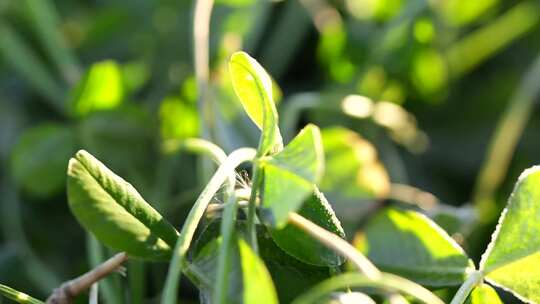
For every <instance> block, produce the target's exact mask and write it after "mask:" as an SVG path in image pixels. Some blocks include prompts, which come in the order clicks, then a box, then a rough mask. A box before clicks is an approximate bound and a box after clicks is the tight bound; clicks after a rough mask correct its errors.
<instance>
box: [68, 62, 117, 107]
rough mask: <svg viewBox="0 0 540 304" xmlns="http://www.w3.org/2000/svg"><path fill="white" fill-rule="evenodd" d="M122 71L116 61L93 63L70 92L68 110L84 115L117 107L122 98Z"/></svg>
mask: <svg viewBox="0 0 540 304" xmlns="http://www.w3.org/2000/svg"><path fill="white" fill-rule="evenodd" d="M124 93H125V92H124V83H123V80H122V71H121V69H120V67H119V66H118V64H116V62H114V61H111V60H107V61H101V62H98V63H95V64H93V65H92V66H91V67H90V69H89V70H88V71H87V72H86V74H85V75H84V77H83V78H82V80H81V81H80V82H79V84H78V85H77V86H76V87H75V88H74V90H73V91H72V93H71V99H70V101H69V109H70V112H71V113H72V114H73V115H75V116H85V115H87V114H88V113H91V112H94V111H100V110H110V109H114V108H117V107H118V106H119V105H120V104H121V103H122V102H123V99H124Z"/></svg>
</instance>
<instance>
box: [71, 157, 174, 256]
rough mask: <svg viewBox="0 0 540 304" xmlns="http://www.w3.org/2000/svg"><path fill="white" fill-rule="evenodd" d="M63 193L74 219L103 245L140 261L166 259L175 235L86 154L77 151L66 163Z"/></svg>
mask: <svg viewBox="0 0 540 304" xmlns="http://www.w3.org/2000/svg"><path fill="white" fill-rule="evenodd" d="M67 191H68V201H69V206H70V208H71V210H72V212H73V214H74V215H75V217H76V218H77V220H78V221H79V222H80V223H81V224H82V225H83V226H84V227H85V228H86V229H87V230H88V231H90V232H92V233H93V234H94V235H95V236H96V238H97V239H98V240H99V241H101V242H103V243H104V244H105V245H107V246H109V247H111V248H113V249H116V250H121V251H126V252H127V253H128V254H129V255H130V256H134V257H139V258H144V259H153V260H159V259H168V258H169V257H170V254H171V248H172V247H174V245H175V243H176V240H177V238H178V232H177V231H176V230H175V229H174V227H173V226H172V225H171V224H169V223H168V222H167V221H166V220H165V219H164V218H163V217H162V216H161V215H160V214H159V213H158V212H157V211H156V210H155V209H154V208H152V207H151V206H150V205H149V204H148V203H147V202H146V201H145V200H144V199H143V198H142V197H141V195H140V194H139V193H138V192H137V190H135V188H133V186H132V185H131V184H129V183H128V182H126V181H125V180H123V179H122V178H121V177H119V176H117V175H116V174H114V173H113V172H112V171H111V170H109V169H108V168H107V167H105V165H103V164H102V163H101V162H100V161H98V160H97V159H96V158H94V157H93V156H92V155H90V154H89V153H88V152H86V151H83V150H81V151H79V152H77V154H75V157H74V158H72V159H71V160H70V161H69V166H68V183H67Z"/></svg>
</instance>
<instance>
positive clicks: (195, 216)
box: [161, 148, 257, 304]
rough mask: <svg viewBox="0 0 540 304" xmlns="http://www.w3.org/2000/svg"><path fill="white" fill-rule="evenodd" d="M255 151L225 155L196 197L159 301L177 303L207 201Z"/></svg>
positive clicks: (177, 243)
mask: <svg viewBox="0 0 540 304" xmlns="http://www.w3.org/2000/svg"><path fill="white" fill-rule="evenodd" d="M256 153H257V152H256V151H255V150H254V149H251V148H241V149H238V150H235V151H234V152H232V153H231V154H230V155H229V156H228V157H227V159H226V160H225V162H223V164H222V165H221V166H220V167H219V168H218V170H217V171H216V173H215V174H214V176H212V178H211V179H210V181H209V182H208V184H207V185H206V187H205V188H204V190H203V191H202V192H201V194H200V195H199V198H197V201H196V202H195V204H194V205H193V207H192V208H191V211H190V212H189V214H188V216H187V218H186V221H185V222H184V226H182V230H181V231H180V236H179V237H178V241H177V242H176V246H175V248H174V251H173V257H172V261H171V263H170V264H169V272H168V274H167V279H166V282H165V289H164V291H163V297H162V299H161V303H163V304H176V303H177V293H178V281H179V280H180V273H181V272H182V268H183V267H184V263H185V256H186V253H187V251H188V249H189V246H190V244H191V240H192V239H193V235H194V234H195V230H196V229H197V226H198V224H199V221H200V220H201V218H202V216H203V214H204V212H205V210H206V208H207V206H208V203H209V202H210V201H211V200H212V198H213V197H214V195H215V194H216V192H217V191H218V190H219V188H220V187H221V185H222V184H223V183H224V182H225V181H226V180H227V178H229V176H230V173H231V172H232V171H234V170H235V168H236V167H238V166H239V165H240V164H242V163H244V162H246V161H251V160H253V158H255V155H256Z"/></svg>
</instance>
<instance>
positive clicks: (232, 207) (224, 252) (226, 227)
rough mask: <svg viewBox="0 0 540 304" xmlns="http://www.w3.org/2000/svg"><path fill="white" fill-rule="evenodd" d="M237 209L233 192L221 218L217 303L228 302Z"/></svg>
mask: <svg viewBox="0 0 540 304" xmlns="http://www.w3.org/2000/svg"><path fill="white" fill-rule="evenodd" d="M237 209H238V205H237V204H236V197H235V196H234V194H233V195H231V196H229V200H228V202H227V204H226V207H225V211H224V212H223V217H222V219H221V236H222V242H221V246H220V248H219V257H218V270H217V279H216V288H215V293H214V299H213V302H215V303H220V304H225V303H227V291H228V286H229V280H228V279H227V274H229V273H230V271H231V262H230V256H231V251H232V248H233V235H234V223H235V219H236V211H237Z"/></svg>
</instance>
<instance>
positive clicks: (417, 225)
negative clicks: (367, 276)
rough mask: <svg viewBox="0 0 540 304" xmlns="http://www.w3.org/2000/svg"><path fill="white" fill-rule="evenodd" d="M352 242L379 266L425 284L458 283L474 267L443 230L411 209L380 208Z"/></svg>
mask: <svg viewBox="0 0 540 304" xmlns="http://www.w3.org/2000/svg"><path fill="white" fill-rule="evenodd" d="M354 244H355V246H356V247H357V248H358V249H359V250H360V251H362V252H363V253H364V254H366V255H367V256H368V258H369V259H370V260H371V261H372V262H373V263H375V265H377V266H378V267H380V268H381V269H383V270H385V271H388V272H392V273H396V274H399V275H402V276H404V277H406V278H409V279H411V280H414V281H416V282H418V283H420V284H424V285H428V286H448V285H459V284H461V283H462V282H463V281H464V280H465V278H466V276H467V274H469V273H470V272H472V271H473V270H474V265H473V263H472V261H471V260H470V259H469V258H468V257H467V256H466V255H465V253H464V252H463V249H461V248H460V247H459V245H458V244H457V243H456V242H455V241H454V240H453V239H452V238H451V237H450V236H449V235H448V234H447V233H446V232H445V231H444V230H442V229H441V228H440V227H438V226H437V225H436V224H435V223H433V222H432V221H431V220H430V219H429V218H427V217H426V216H424V215H422V214H420V213H418V212H414V211H400V210H397V209H390V208H389V209H386V210H384V211H382V212H381V213H380V214H379V215H377V216H376V217H375V218H373V219H372V220H371V221H370V222H369V223H368V225H367V228H366V230H365V232H363V233H359V234H358V235H357V236H356V238H355V241H354Z"/></svg>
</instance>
